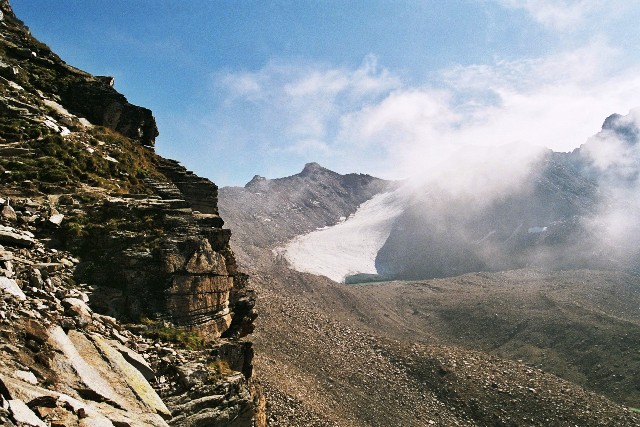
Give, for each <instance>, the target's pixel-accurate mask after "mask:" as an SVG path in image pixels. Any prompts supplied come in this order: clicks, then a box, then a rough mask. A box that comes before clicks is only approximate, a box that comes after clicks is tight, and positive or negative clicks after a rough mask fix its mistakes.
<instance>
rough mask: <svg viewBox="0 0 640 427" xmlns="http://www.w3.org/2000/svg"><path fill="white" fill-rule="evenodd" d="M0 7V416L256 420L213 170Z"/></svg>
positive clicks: (238, 285) (249, 353) (244, 320)
mask: <svg viewBox="0 0 640 427" xmlns="http://www.w3.org/2000/svg"><path fill="white" fill-rule="evenodd" d="M0 11H1V14H0V35H1V37H0V113H1V114H0V205H2V211H1V212H0V245H2V246H1V247H0V335H1V336H2V340H1V344H0V425H35V426H39V425H55V426H74V427H75V426H166V425H180V426H187V425H231V424H229V422H230V420H236V421H234V423H235V424H232V425H238V426H252V425H257V426H260V425H264V417H263V415H261V414H262V409H261V408H263V407H264V400H263V399H262V397H261V393H260V388H259V386H258V385H257V383H256V382H255V380H254V378H253V369H252V359H253V349H252V345H251V343H250V342H248V341H246V340H243V339H241V338H242V337H244V336H245V335H247V334H248V333H250V332H251V331H252V329H253V325H252V322H253V319H254V317H255V312H254V311H253V306H254V303H255V296H254V295H253V292H252V291H251V290H250V289H248V287H247V276H246V275H244V274H242V273H241V272H239V271H238V270H237V267H236V263H235V258H234V254H233V252H232V251H231V249H230V248H229V238H230V235H231V233H230V231H229V230H225V229H223V228H222V226H223V221H222V219H221V218H220V216H219V215H218V213H217V188H216V186H215V184H213V183H211V182H210V181H209V180H207V179H204V178H200V177H197V176H196V175H194V174H193V173H191V172H189V171H187V170H186V169H185V168H183V167H182V166H180V165H179V164H178V163H177V162H173V161H170V160H166V159H163V158H161V157H159V156H157V155H156V154H155V153H154V152H153V150H152V149H151V146H152V145H153V143H154V138H155V137H156V135H157V129H156V124H155V121H154V119H153V116H152V114H151V112H150V111H149V110H147V109H145V108H141V107H137V106H134V105H131V104H130V103H128V102H127V100H126V99H125V97H124V96H122V95H121V94H119V93H117V92H116V91H115V90H114V89H113V87H112V84H113V81H112V79H111V78H108V77H95V76H91V75H89V74H87V73H84V72H82V71H80V70H77V69H75V68H73V67H71V66H69V65H67V64H65V63H64V62H63V61H62V60H61V59H60V58H59V57H58V56H56V55H55V54H53V53H52V52H51V51H50V50H49V49H48V47H47V46H45V45H44V44H42V43H40V42H38V41H37V40H36V39H34V38H33V37H32V36H31V34H30V33H29V30H28V29H27V28H26V27H24V25H23V24H22V22H21V21H19V20H18V19H17V18H16V17H15V15H14V14H13V11H12V10H11V7H10V5H9V3H8V2H7V1H6V0H0ZM111 315H114V316H111ZM116 317H117V318H119V319H120V320H116ZM121 320H123V321H124V320H126V321H127V322H129V324H128V325H127V327H126V328H125V327H124V326H123V324H122V323H120V321H121ZM132 331H133V332H132ZM194 402H197V403H194Z"/></svg>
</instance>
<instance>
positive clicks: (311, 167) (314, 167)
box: [300, 162, 329, 176]
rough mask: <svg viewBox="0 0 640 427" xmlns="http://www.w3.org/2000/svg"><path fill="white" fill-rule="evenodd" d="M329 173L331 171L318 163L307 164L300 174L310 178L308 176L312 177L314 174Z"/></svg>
mask: <svg viewBox="0 0 640 427" xmlns="http://www.w3.org/2000/svg"><path fill="white" fill-rule="evenodd" d="M327 171H329V169H327V168H324V167H322V166H320V165H319V164H318V163H316V162H311V163H307V164H306V165H304V169H302V172H300V175H302V176H308V175H311V174H314V173H318V172H327Z"/></svg>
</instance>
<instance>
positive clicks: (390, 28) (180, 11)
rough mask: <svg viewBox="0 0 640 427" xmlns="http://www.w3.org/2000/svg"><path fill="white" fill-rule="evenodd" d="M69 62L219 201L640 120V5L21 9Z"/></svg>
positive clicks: (526, 1) (134, 3)
mask: <svg viewBox="0 0 640 427" xmlns="http://www.w3.org/2000/svg"><path fill="white" fill-rule="evenodd" d="M11 3H12V5H13V8H14V11H15V12H16V14H17V15H18V17H19V18H21V19H22V20H24V21H25V23H26V24H27V25H28V26H29V27H30V28H31V30H32V33H33V34H34V35H35V36H36V37H37V38H39V39H40V40H41V41H43V42H45V43H47V44H48V45H49V46H50V47H51V48H52V49H53V50H54V51H55V52H56V53H58V54H59V55H60V56H61V57H62V58H63V59H64V60H65V61H67V62H68V63H70V64H72V65H74V66H76V67H78V68H81V69H84V70H86V71H88V72H91V73H92V74H97V75H113V76H115V77H116V88H117V89H118V90H119V91H120V92H122V93H123V94H124V95H125V96H127V98H128V99H129V101H130V102H132V103H134V104H138V105H143V106H145V107H147V108H150V109H151V110H153V112H154V115H155V117H156V119H157V121H158V127H159V129H160V137H159V138H158V140H157V144H156V145H157V151H158V152H159V153H160V154H162V155H164V156H167V157H171V158H175V159H177V160H179V161H181V162H182V163H183V164H184V165H185V166H187V167H188V168H189V169H192V170H194V171H195V172H196V173H198V174H200V175H203V176H206V177H208V178H210V179H212V180H213V181H214V182H216V183H218V185H244V184H245V183H246V182H247V181H249V180H250V179H251V177H252V176H253V175H255V174H259V175H263V176H266V177H269V178H275V177H280V176H286V175H291V174H294V173H297V172H299V171H300V170H301V169H302V167H303V165H304V164H305V163H306V162H310V161H316V162H319V163H320V164H322V165H323V166H326V167H328V168H330V169H333V170H336V171H338V172H341V173H347V172H363V173H370V174H373V175H377V176H381V177H386V178H400V177H405V176H409V175H411V174H413V173H416V172H419V171H420V170H421V169H424V168H428V167H429V161H428V159H438V158H440V157H441V156H442V153H449V152H451V151H450V150H452V149H457V150H459V149H463V150H464V149H467V148H469V149H470V148H471V147H478V146H479V147H483V146H502V145H510V146H522V147H525V146H531V145H539V146H546V147H549V148H553V149H555V150H558V151H568V150H571V149H573V148H576V147H578V146H579V145H580V144H581V143H583V142H585V140H586V138H588V137H589V136H590V135H592V134H594V133H595V132H597V131H598V130H599V127H600V125H601V124H602V121H603V120H604V118H605V117H606V116H607V115H609V114H611V113H613V112H618V113H622V114H626V113H627V112H628V111H629V110H630V109H632V108H634V107H637V106H640V49H637V46H638V45H639V42H640V31H638V29H637V25H638V22H640V4H638V3H637V2H635V1H627V0H610V1H607V2H603V1H596V0H555V1H552V0H537V1H536V0H522V1H517V0H476V1H471V0H468V1H467V0H452V1H426V0H425V1H417V0H415V1H409V0H407V1H403V0H384V1H382V0H378V1H375V0H368V1H357V0H356V1H346V0H344V1H335V0H318V1H302V0H299V1H244V0H233V1H231V0H229V1H204V0H189V1H178V0H127V1H123V0H111V1H109V2H106V1H77V0H55V1H53V0H47V1H45V0H12V2H11Z"/></svg>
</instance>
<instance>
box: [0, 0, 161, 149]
mask: <svg viewBox="0 0 640 427" xmlns="http://www.w3.org/2000/svg"><path fill="white" fill-rule="evenodd" d="M0 10H1V11H2V13H3V19H2V21H1V25H2V33H3V38H2V40H0V50H1V51H2V54H3V55H2V61H1V62H0V78H2V79H4V81H5V82H13V84H12V86H13V87H14V88H17V87H20V88H22V89H24V90H26V91H28V92H35V91H41V92H42V93H44V94H46V96H47V98H46V99H45V101H48V102H49V103H50V105H51V106H52V108H56V106H55V105H56V104H59V105H62V106H63V107H64V109H66V110H67V112H68V113H71V114H67V115H66V116H67V122H68V123H65V124H64V125H65V126H67V127H73V126H78V125H80V124H81V123H83V120H82V119H85V120H88V121H89V122H90V123H92V124H95V125H101V126H106V127H108V128H111V129H113V130H115V131H117V132H120V133H121V134H123V135H125V136H127V137H129V138H132V139H134V140H137V141H140V142H141V143H142V144H144V145H149V146H152V145H153V144H154V141H155V138H156V137H157V136H158V128H157V126H156V123H155V119H154V118H153V115H152V114H151V111H150V110H148V109H146V108H143V107H138V106H135V105H132V104H130V103H129V102H128V101H127V99H126V98H125V97H124V96H123V95H122V94H120V93H118V92H117V91H116V90H115V89H114V88H113V81H112V79H105V78H104V77H94V76H92V75H90V74H88V73H85V72H83V71H81V70H78V69H76V68H74V67H71V66H69V65H67V64H66V63H65V62H64V61H62V60H61V59H60V58H59V57H58V56H57V55H56V54H54V53H53V52H51V50H50V49H49V48H48V47H47V46H46V45H44V44H42V43H40V42H39V41H37V40H36V39H35V38H33V37H32V36H31V34H30V33H29V30H28V29H27V28H26V27H25V26H24V25H23V24H22V22H21V21H20V20H18V19H17V18H16V17H15V15H14V13H13V10H12V9H11V6H10V5H9V2H8V1H3V2H2V3H0ZM3 101H4V102H3V104H4V105H3V106H2V107H3V108H0V109H4V111H5V112H6V109H14V108H27V109H28V108H29V107H28V106H27V105H20V104H18V105H15V103H14V105H12V103H11V102H10V101H8V100H7V99H3ZM73 115H75V116H77V118H76V119H75V120H74V119H72V116H73Z"/></svg>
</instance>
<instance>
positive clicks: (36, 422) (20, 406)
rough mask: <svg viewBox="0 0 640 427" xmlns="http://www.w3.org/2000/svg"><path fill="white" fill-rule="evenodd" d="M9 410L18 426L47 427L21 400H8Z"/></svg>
mask: <svg viewBox="0 0 640 427" xmlns="http://www.w3.org/2000/svg"><path fill="white" fill-rule="evenodd" d="M9 410H10V411H11V415H13V419H15V420H16V422H17V423H18V425H19V426H30V427H47V425H46V424H45V423H44V421H42V420H41V419H40V418H38V416H37V415H36V414H35V413H34V412H33V411H32V410H31V409H30V408H29V407H28V406H27V404H26V403H24V402H23V401H22V400H18V399H12V400H9Z"/></svg>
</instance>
